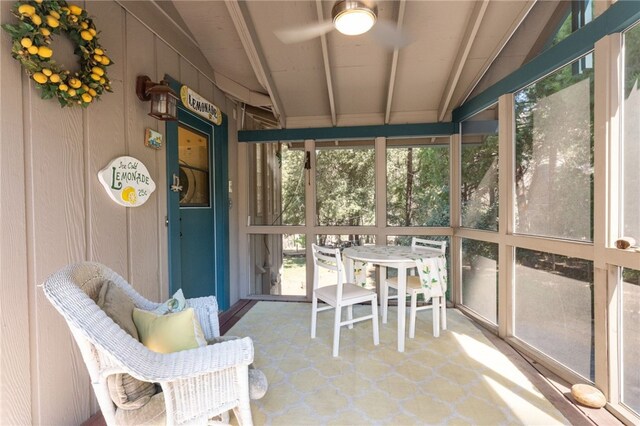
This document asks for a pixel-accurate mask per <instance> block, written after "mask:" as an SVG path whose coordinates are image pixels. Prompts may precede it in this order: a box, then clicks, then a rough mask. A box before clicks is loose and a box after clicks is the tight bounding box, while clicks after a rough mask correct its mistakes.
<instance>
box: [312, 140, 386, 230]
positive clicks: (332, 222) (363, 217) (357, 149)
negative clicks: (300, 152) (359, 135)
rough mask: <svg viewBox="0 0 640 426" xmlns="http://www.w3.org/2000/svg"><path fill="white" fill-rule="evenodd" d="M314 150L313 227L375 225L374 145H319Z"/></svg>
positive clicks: (344, 143)
mask: <svg viewBox="0 0 640 426" xmlns="http://www.w3.org/2000/svg"><path fill="white" fill-rule="evenodd" d="M316 147H317V150H316V224H317V225H319V226H365V225H375V221H376V217H375V211H376V208H375V182H376V179H375V177H376V173H375V169H376V161H375V160H376V155H375V151H374V147H373V142H372V141H341V142H338V145H337V146H336V144H335V143H334V142H319V143H317V144H316Z"/></svg>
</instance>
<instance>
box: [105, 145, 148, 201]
mask: <svg viewBox="0 0 640 426" xmlns="http://www.w3.org/2000/svg"><path fill="white" fill-rule="evenodd" d="M98 180H99V181H100V183H102V185H103V186H104V189H105V190H106V191H107V194H108V195H109V197H111V199H112V200H113V201H115V202H116V203H118V204H120V205H122V206H125V207H138V206H141V205H143V204H144V203H145V202H146V201H147V200H148V199H149V197H150V196H151V194H152V193H153V191H155V190H156V184H155V182H154V181H153V179H151V176H150V175H149V171H148V170H147V168H146V167H145V165H144V164H142V162H140V160H137V159H135V158H133V157H117V158H114V159H113V160H112V161H111V162H110V163H109V164H107V166H106V167H105V168H104V169H102V170H100V172H98Z"/></svg>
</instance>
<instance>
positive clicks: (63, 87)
mask: <svg viewBox="0 0 640 426" xmlns="http://www.w3.org/2000/svg"><path fill="white" fill-rule="evenodd" d="M58 89H60V90H62V91H63V92H66V91H67V90H69V86H67V85H66V84H64V83H62V84H61V85H60V86H58Z"/></svg>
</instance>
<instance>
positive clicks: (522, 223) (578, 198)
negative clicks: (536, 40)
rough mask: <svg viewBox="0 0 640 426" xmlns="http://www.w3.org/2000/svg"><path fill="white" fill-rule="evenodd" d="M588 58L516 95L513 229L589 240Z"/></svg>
mask: <svg viewBox="0 0 640 426" xmlns="http://www.w3.org/2000/svg"><path fill="white" fill-rule="evenodd" d="M591 57H592V54H589V55H587V56H586V57H584V58H589V61H586V62H585V61H583V60H582V59H584V58H582V59H578V60H577V61H575V62H574V63H571V64H569V65H566V66H564V67H562V68H560V69H559V70H557V71H556V72H554V73H552V74H550V75H548V76H547V77H545V78H543V79H541V80H539V81H537V82H536V83H534V84H532V85H530V86H527V87H525V88H524V89H522V90H520V91H519V92H517V93H516V94H515V117H516V147H515V148H516V149H515V155H516V158H515V182H516V188H515V200H514V202H515V209H514V210H515V213H516V223H515V231H516V232H517V233H521V234H529V235H540V236H547V237H555V238H563V239H571V240H580V241H591V240H592V234H593V226H592V222H593V220H592V218H593V190H592V179H593V155H592V151H593V69H592V68H588V67H585V64H586V63H592V60H591V59H590V58H591Z"/></svg>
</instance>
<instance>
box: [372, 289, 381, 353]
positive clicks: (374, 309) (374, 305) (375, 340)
mask: <svg viewBox="0 0 640 426" xmlns="http://www.w3.org/2000/svg"><path fill="white" fill-rule="evenodd" d="M371 316H372V317H373V318H371V321H373V344H374V346H378V345H379V344H380V331H379V330H378V298H377V297H374V298H373V300H372V301H371Z"/></svg>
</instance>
